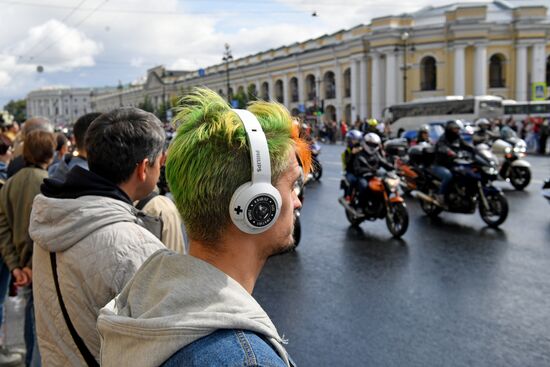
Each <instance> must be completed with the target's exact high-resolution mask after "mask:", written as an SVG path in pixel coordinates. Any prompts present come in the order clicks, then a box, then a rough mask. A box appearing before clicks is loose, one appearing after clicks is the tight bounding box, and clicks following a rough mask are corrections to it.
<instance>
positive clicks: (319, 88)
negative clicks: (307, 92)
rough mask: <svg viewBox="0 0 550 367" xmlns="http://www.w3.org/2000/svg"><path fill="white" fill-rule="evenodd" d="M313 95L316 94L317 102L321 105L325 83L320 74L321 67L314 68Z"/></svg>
mask: <svg viewBox="0 0 550 367" xmlns="http://www.w3.org/2000/svg"><path fill="white" fill-rule="evenodd" d="M315 96H317V103H318V104H319V106H320V105H321V100H323V99H325V85H324V83H323V76H322V75H321V68H317V69H315Z"/></svg>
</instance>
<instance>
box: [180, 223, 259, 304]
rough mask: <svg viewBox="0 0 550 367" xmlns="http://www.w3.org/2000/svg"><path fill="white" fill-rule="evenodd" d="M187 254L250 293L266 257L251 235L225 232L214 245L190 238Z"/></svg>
mask: <svg viewBox="0 0 550 367" xmlns="http://www.w3.org/2000/svg"><path fill="white" fill-rule="evenodd" d="M189 255H191V256H193V257H196V258H198V259H201V260H203V261H206V262H207V263H209V264H210V265H213V266H215V267H216V268H218V269H219V270H221V271H222V272H224V273H225V274H227V275H228V276H230V277H231V278H233V279H234V280H235V281H237V282H238V283H239V284H240V285H241V286H242V287H243V288H244V289H246V291H247V292H248V293H250V294H252V291H253V290H254V286H255V285H256V281H257V280H258V277H259V276H260V272H261V271H262V268H263V267H264V265H265V262H266V260H267V257H266V256H264V255H263V254H262V253H261V246H260V245H259V244H258V242H257V241H255V240H254V239H253V237H252V236H243V235H241V234H240V233H239V234H238V235H236V236H232V235H231V234H226V235H225V236H224V239H222V240H220V242H219V243H216V244H214V245H208V244H204V243H201V242H200V241H194V240H191V242H190V244H189Z"/></svg>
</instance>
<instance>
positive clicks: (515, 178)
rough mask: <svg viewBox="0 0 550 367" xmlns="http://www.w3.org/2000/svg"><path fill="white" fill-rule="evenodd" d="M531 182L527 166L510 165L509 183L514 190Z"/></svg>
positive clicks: (522, 187)
mask: <svg viewBox="0 0 550 367" xmlns="http://www.w3.org/2000/svg"><path fill="white" fill-rule="evenodd" d="M529 182H531V170H530V169H529V167H512V169H511V170H510V183H511V184H512V186H514V188H515V189H516V190H523V189H524V188H526V187H527V185H529Z"/></svg>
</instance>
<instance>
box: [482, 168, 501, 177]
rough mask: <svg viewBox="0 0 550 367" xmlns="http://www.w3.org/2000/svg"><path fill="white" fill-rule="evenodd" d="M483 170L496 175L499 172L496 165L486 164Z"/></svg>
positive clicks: (490, 174)
mask: <svg viewBox="0 0 550 367" xmlns="http://www.w3.org/2000/svg"><path fill="white" fill-rule="evenodd" d="M483 172H485V173H486V174H488V175H489V176H496V175H497V174H498V171H497V169H496V168H495V167H494V166H492V165H491V166H484V167H483Z"/></svg>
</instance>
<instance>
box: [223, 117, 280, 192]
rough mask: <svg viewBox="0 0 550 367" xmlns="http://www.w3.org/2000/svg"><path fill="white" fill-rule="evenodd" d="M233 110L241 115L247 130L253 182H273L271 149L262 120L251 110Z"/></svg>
mask: <svg viewBox="0 0 550 367" xmlns="http://www.w3.org/2000/svg"><path fill="white" fill-rule="evenodd" d="M232 111H233V112H235V113H236V114H237V116H239V118H240V119H241V121H242V123H243V125H244V129H245V131H246V137H247V139H248V146H249V147H250V164H251V172H252V180H251V181H252V183H253V184H255V183H260V182H265V183H268V184H271V161H270V159H269V149H268V146H267V139H266V137H265V135H264V131H263V129H262V126H261V125H260V122H259V121H258V119H257V118H256V116H254V114H253V113H252V112H250V111H247V110H242V109H232Z"/></svg>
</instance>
